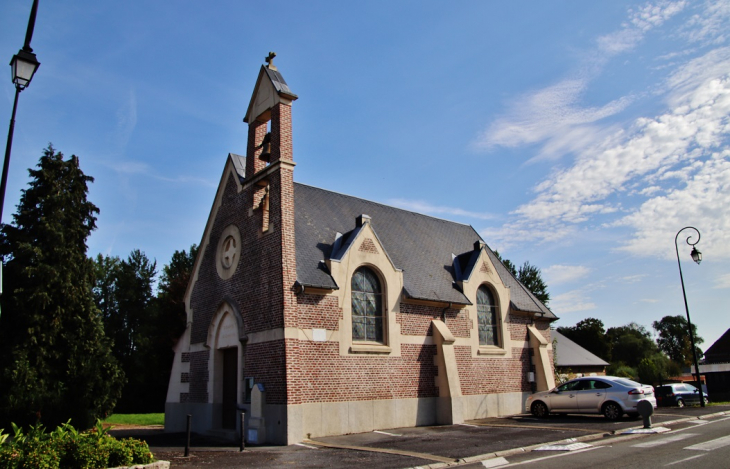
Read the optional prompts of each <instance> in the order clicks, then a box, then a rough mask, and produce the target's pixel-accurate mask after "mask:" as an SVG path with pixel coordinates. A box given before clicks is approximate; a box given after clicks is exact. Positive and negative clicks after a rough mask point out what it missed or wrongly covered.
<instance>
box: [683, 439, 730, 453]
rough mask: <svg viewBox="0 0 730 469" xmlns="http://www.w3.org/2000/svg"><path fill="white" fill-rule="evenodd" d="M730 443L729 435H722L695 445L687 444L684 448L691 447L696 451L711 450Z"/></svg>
mask: <svg viewBox="0 0 730 469" xmlns="http://www.w3.org/2000/svg"><path fill="white" fill-rule="evenodd" d="M728 445H730V436H723V437H722V438H717V439H715V440H710V441H705V442H704V443H697V444H696V445H692V446H687V447H686V448H684V449H693V450H697V451H712V450H714V449H719V448H724V447H725V446H728Z"/></svg>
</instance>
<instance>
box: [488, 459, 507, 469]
mask: <svg viewBox="0 0 730 469" xmlns="http://www.w3.org/2000/svg"><path fill="white" fill-rule="evenodd" d="M507 464H509V461H507V460H506V459H504V458H494V459H487V460H486V461H482V466H484V467H500V466H506V465H507Z"/></svg>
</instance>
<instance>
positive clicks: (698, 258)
mask: <svg viewBox="0 0 730 469" xmlns="http://www.w3.org/2000/svg"><path fill="white" fill-rule="evenodd" d="M687 229H689V230H694V231H695V232H696V233H697V241H695V242H694V243H691V242H690V241H689V240H690V239H692V237H693V236H694V235H689V236H688V237H687V240H686V241H687V244H689V245H690V246H692V252H691V253H690V255H691V256H692V260H693V261H695V262H696V263H697V264H698V265H699V263H700V262H702V253H701V252H700V251H699V250H697V248H696V247H695V245H696V244H697V243H699V242H700V231H699V230H698V229H697V228H695V227H694V226H685V227H684V228H682V229H681V230H679V231H678V232H677V235H676V236H675V237H674V249H675V250H676V251H677V264H678V265H679V280H680V282H682V295H683V296H684V310H685V311H686V312H687V327H688V328H689V343H690V345H691V346H692V357H693V359H694V365H695V372H696V373H697V386H698V387H699V389H700V405H701V406H702V407H704V406H705V396H704V393H703V392H702V376H701V375H700V366H699V363H698V362H697V350H696V349H695V337H694V334H693V333H692V321H690V319H689V306H687V293H685V291H684V277H683V276H682V263H681V262H680V261H679V247H678V246H677V239H678V238H679V233H681V232H682V231H684V230H687Z"/></svg>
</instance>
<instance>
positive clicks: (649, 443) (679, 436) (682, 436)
mask: <svg viewBox="0 0 730 469" xmlns="http://www.w3.org/2000/svg"><path fill="white" fill-rule="evenodd" d="M697 435H699V433H677V434H674V435H672V436H667V437H664V438H658V439H656V440H650V441H646V442H644V443H638V444H635V445H631V447H632V448H653V447H654V446H661V445H666V444H669V443H674V442H675V441H682V440H686V439H687V438H692V437H693V436H697Z"/></svg>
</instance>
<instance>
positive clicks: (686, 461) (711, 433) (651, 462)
mask: <svg viewBox="0 0 730 469" xmlns="http://www.w3.org/2000/svg"><path fill="white" fill-rule="evenodd" d="M664 428H665V429H667V431H665V432H661V433H655V434H650V435H640V436H639V435H624V436H619V437H616V438H613V439H610V440H603V441H597V442H594V443H584V444H582V445H580V446H583V448H581V449H575V450H573V451H568V450H565V449H563V450H555V449H547V450H535V451H531V452H530V453H528V454H521V455H514V456H511V457H503V458H494V459H490V460H487V461H483V462H478V463H473V464H468V465H465V466H464V467H470V468H476V467H481V468H483V467H500V468H508V467H518V466H533V467H538V466H539V467H540V468H541V469H542V468H545V469H552V468H556V469H557V468H560V469H570V468H586V467H600V468H602V469H618V468H622V469H623V468H642V469H644V468H660V467H677V468H682V467H687V466H692V467H702V468H727V467H730V436H729V435H730V416H723V417H717V418H711V419H707V420H692V421H685V422H679V423H675V424H671V425H669V426H667V427H664ZM576 447H577V445H576Z"/></svg>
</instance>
